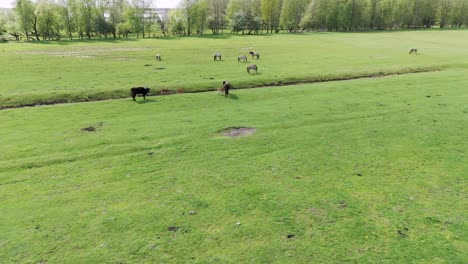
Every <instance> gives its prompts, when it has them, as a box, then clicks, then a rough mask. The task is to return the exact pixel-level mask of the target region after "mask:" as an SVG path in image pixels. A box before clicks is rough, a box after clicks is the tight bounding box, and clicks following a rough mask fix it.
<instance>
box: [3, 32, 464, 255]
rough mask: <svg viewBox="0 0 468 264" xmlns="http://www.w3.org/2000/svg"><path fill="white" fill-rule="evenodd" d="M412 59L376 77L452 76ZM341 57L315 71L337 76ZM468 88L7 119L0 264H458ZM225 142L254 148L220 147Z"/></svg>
mask: <svg viewBox="0 0 468 264" xmlns="http://www.w3.org/2000/svg"><path fill="white" fill-rule="evenodd" d="M424 34H425V33H421V34H420V35H419V36H423V35H424ZM377 35H379V34H373V35H372V34H369V35H366V34H362V36H369V37H370V36H377ZM389 35H391V34H389ZM341 36H343V38H346V37H348V36H349V38H350V40H351V39H352V38H351V36H352V35H341ZM379 36H380V35H379ZM382 36H387V33H382ZM396 36H398V34H396ZM283 37H284V41H287V38H286V36H279V38H283ZM301 37H303V36H299V38H301ZM314 37H325V38H326V37H331V38H333V37H334V35H333V34H325V35H323V36H322V35H320V36H315V35H314V36H306V38H314ZM259 39H267V37H259ZM234 40H236V41H238V39H234ZM180 41H181V42H182V41H186V40H180ZM191 41H204V40H191ZM216 41H218V40H216ZM219 41H225V40H219ZM129 43H130V42H125V43H124V44H125V45H129ZM141 43H153V42H151V41H148V42H146V41H139V42H135V45H140V44H141ZM154 43H159V42H157V41H154ZM171 43H178V41H174V42H171ZM265 43H266V42H265ZM400 44H401V43H398V42H397V43H396V45H400ZM52 45H54V46H55V45H56V44H52ZM83 45H85V44H83ZM86 45H87V44H86ZM93 45H94V44H93ZM96 45H107V44H103V43H101V44H96ZM272 45H273V44H272ZM311 45H315V44H311ZM316 45H318V44H316ZM336 45H337V46H335V48H337V47H338V46H340V47H341V46H343V44H341V43H338V44H336ZM352 45H354V46H355V47H356V46H358V44H356V43H355V44H352ZM369 46H370V45H367V47H369ZM408 46H410V45H408ZM418 46H423V45H418ZM434 47H435V46H434ZM388 48H389V49H390V50H391V54H393V55H395V54H396V53H397V51H398V50H399V49H398V48H395V47H391V46H390V45H389V46H388ZM375 49H377V48H375ZM428 49H429V48H428ZM433 49H434V50H435V48H433ZM206 50H208V48H207V49H206ZM261 50H263V49H261ZM371 50H372V52H371V53H372V54H374V55H373V56H375V54H377V53H378V52H377V51H376V50H374V49H371ZM405 50H406V49H404V50H403V51H405ZM440 50H442V49H440ZM447 50H448V49H447ZM146 52H147V53H148V54H147V55H150V53H154V52H149V51H146ZM303 52H305V51H303ZM348 52H351V50H349V51H348ZM422 52H423V55H420V56H418V57H416V56H414V57H404V55H401V56H399V55H398V58H400V59H402V60H408V61H410V62H411V63H408V64H405V63H403V62H400V64H398V59H397V58H392V56H389V55H386V54H385V53H382V54H381V56H389V58H388V60H391V61H394V63H388V64H382V65H381V67H388V68H387V69H391V68H392V67H396V69H398V67H397V66H398V65H400V66H402V65H404V66H408V67H419V66H428V65H429V66H434V65H436V64H437V63H439V64H444V63H447V61H443V60H442V59H443V58H441V59H440V61H436V60H435V59H434V58H433V56H436V55H429V54H426V52H425V51H424V50H423V51H422ZM447 52H450V51H447ZM311 53H312V54H318V55H320V54H321V53H320V52H318V51H314V50H313V49H312V50H311ZM428 53H429V52H428ZM163 54H164V52H163ZM353 54H354V53H350V54H349V55H342V54H339V53H331V54H328V55H326V54H322V56H331V57H334V58H333V59H332V61H322V62H320V63H323V64H325V65H328V67H330V68H332V66H331V65H332V64H333V63H335V64H336V65H335V67H336V69H337V72H340V71H343V72H346V69H349V68H347V67H348V66H345V65H343V64H341V63H339V62H338V61H339V59H338V58H339V57H340V56H341V57H343V56H345V57H347V58H349V59H350V58H351V57H352V56H356V57H358V55H357V54H354V55H353ZM206 55H207V56H208V55H209V54H206ZM278 55H280V53H278ZM464 55H466V54H463V56H464ZM280 56H281V55H280ZM335 56H336V57H335ZM366 56H367V55H366ZM369 56H372V55H369ZM142 57H144V56H142ZM265 57H267V58H268V57H273V54H270V55H266V56H265ZM311 57H312V56H311ZM428 57H430V58H432V59H428ZM460 57H462V56H460ZM66 59H67V60H78V58H66ZM445 59H446V60H455V57H451V58H445ZM93 60H98V59H97V58H94V59H93ZM225 60H227V59H225ZM264 60H265V61H266V60H267V59H266V58H265V59H264ZM301 60H302V59H301ZM306 61H307V60H302V62H303V63H306ZM420 61H423V62H424V63H421V62H420ZM141 62H143V58H141V61H140V62H139V64H141ZM101 63H105V62H101ZM112 63H115V62H112ZM151 63H152V64H153V65H155V64H156V63H154V62H151ZM163 63H165V64H164V65H166V66H167V67H168V68H169V67H170V66H168V65H169V64H170V63H172V62H170V60H169V61H167V62H163ZM223 63H224V64H225V65H229V62H227V61H224V62H223ZM262 63H263V60H262ZM310 63H311V64H310V65H312V61H311V62H310ZM259 64H260V63H259ZM358 64H360V65H361V66H362V67H364V65H365V63H364V62H363V61H360V62H356V65H358ZM234 65H237V64H234ZM14 67H16V66H14ZM184 67H185V66H183V65H181V66H180V68H178V69H179V70H181V69H183V68H184ZM206 67H208V66H206ZM229 67H231V66H229ZM232 67H234V66H232ZM236 67H237V66H236ZM266 67H267V66H265V68H266ZM271 67H278V66H271ZM323 67H326V66H323ZM379 67H380V66H376V67H375V69H378V68H379ZM142 69H145V68H142ZM260 69H262V67H261V68H260ZM277 69H279V68H277ZM321 69H322V68H321V67H311V71H316V72H317V73H318V72H320V70H321ZM366 69H367V70H370V69H374V68H372V67H368V68H360V69H359V68H356V69H355V70H356V72H357V71H359V70H366ZM89 70H90V69H89ZM203 70H204V71H207V72H208V68H203ZM218 70H219V72H213V73H212V75H209V76H214V77H216V78H219V79H221V78H222V75H221V73H222V72H223V71H224V69H222V68H220V69H218ZM129 71H130V70H129ZM167 72H169V70H168V71H167ZM133 73H136V71H133ZM179 73H180V72H179ZM322 73H323V72H322ZM467 73H468V71H467V70H466V69H450V70H446V71H440V72H432V73H419V74H409V75H401V76H391V77H385V78H372V79H361V80H352V81H342V82H329V83H317V84H302V85H296V86H283V87H274V88H265V89H250V90H234V91H233V95H232V96H231V97H230V98H224V97H222V96H219V95H215V93H214V92H212V93H199V94H184V95H175V96H166V97H151V98H149V99H147V100H146V101H143V100H142V99H141V98H138V100H137V102H133V101H131V100H130V99H121V100H112V101H102V102H92V103H86V104H63V105H55V106H45V107H39V108H37V107H35V108H21V109H8V110H3V111H1V112H0V146H2V151H0V172H1V173H0V212H1V214H0V234H1V235H0V259H2V261H4V262H6V263H10V262H21V263H41V262H42V263H44V262H47V263H466V262H467V261H468V257H467V254H466V252H468V244H467V224H466V219H467V211H466V208H467V207H466V206H467V200H466V193H467V188H466V175H467V174H468V170H467V167H466V164H467V163H468V159H467V155H466V150H467V149H468V144H467V141H466V139H467V138H468V128H467V122H468V106H467V101H468V93H467V89H466V87H468V78H466V75H467ZM57 74H58V73H57ZM168 74H169V73H168ZM191 74H192V75H193V74H195V73H191ZM218 74H219V75H218ZM290 74H291V73H290ZM78 75H79V74H78ZM187 75H188V74H187ZM128 76H132V74H129V75H128ZM158 76H160V77H161V78H167V77H162V75H158ZM236 76H237V75H236ZM238 76H239V77H238V78H239V80H244V81H245V82H248V80H250V79H247V78H264V77H265V76H270V73H269V71H267V70H265V72H264V73H263V72H262V75H259V76H257V77H249V76H247V75H245V76H241V75H238ZM133 77H135V76H133ZM270 77H271V76H270ZM181 78H182V80H181V83H182V84H183V83H184V82H186V80H185V78H187V76H186V75H181ZM243 78H245V79H243ZM167 80H168V82H169V79H167ZM96 82H98V80H96ZM152 82H154V83H155V84H156V83H157V78H156V77H154V80H150V81H149V82H148V84H152ZM207 83H208V84H210V83H209V82H207ZM101 84H102V89H105V88H104V87H106V82H104V81H103V82H102V83H101ZM173 84H174V85H175V84H176V82H175V81H174V82H173ZM128 85H130V83H126V84H125V85H123V86H124V87H125V86H128ZM213 85H214V83H213ZM4 88H5V87H2V89H4ZM44 88H45V87H44ZM20 92H21V91H18V93H20ZM91 126H92V127H95V128H96V129H97V131H94V132H85V131H81V129H82V128H85V127H91ZM235 126H246V127H254V128H256V132H255V133H254V134H253V135H250V136H244V137H240V138H229V137H225V136H222V135H220V134H219V133H218V131H220V130H221V129H223V128H226V127H235ZM190 211H193V212H194V213H193V214H190V213H189V212H190ZM237 222H240V225H236V223H237ZM288 236H289V238H288Z"/></svg>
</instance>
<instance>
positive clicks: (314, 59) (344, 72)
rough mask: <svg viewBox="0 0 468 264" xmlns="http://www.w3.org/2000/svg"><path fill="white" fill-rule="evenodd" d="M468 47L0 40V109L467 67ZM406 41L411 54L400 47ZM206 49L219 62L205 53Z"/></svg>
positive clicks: (464, 40)
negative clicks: (250, 65)
mask: <svg viewBox="0 0 468 264" xmlns="http://www.w3.org/2000/svg"><path fill="white" fill-rule="evenodd" d="M467 46H468V31H421V32H413V31H408V32H395V33H391V32H380V33H353V34H348V33H312V34H303V35H301V34H297V35H293V34H279V35H261V36H232V35H223V36H220V37H218V38H216V37H214V38H210V37H206V38H169V39H145V40H136V39H131V40H108V41H104V40H103V41H82V42H80V41H74V42H70V41H60V42H46V43H6V44H0V61H2V63H0V72H1V73H2V75H1V78H2V79H1V86H0V107H3V108H4V107H12V106H19V105H35V104H44V103H54V102H62V103H63V102H79V101H94V100H102V99H108V98H122V97H128V96H129V89H130V88H131V87H134V86H148V87H150V88H153V90H154V91H159V90H160V89H161V88H164V89H171V90H175V89H180V88H183V89H185V90H186V91H206V90H213V89H215V88H216V87H219V86H220V84H221V82H222V80H226V79H227V80H229V81H231V82H232V83H233V84H234V85H235V86H236V87H239V88H248V87H251V86H258V85H271V84H278V82H281V83H291V82H304V81H315V80H327V79H340V78H346V77H353V76H368V75H380V74H392V73H405V72H412V71H424V70H432V69H443V68H447V67H454V66H455V67H465V68H466V67H467V66H468V62H467V61H468V52H466V47H467ZM413 47H416V48H418V50H419V53H420V55H419V56H417V55H415V56H409V55H408V51H409V49H410V48H413ZM250 48H252V49H253V50H255V51H258V52H259V53H260V55H261V57H260V60H258V61H255V63H256V64H257V65H258V67H259V73H258V74H257V75H255V76H249V75H248V74H247V72H246V64H244V63H239V62H237V56H238V55H241V54H246V55H248V51H249V49H250ZM215 52H221V53H222V54H223V61H221V62H214V61H213V55H214V53H215ZM157 53H160V54H162V57H163V61H162V62H157V61H156V60H155V59H154V56H155V54H157ZM250 62H252V60H251V59H250ZM145 65H147V66H145Z"/></svg>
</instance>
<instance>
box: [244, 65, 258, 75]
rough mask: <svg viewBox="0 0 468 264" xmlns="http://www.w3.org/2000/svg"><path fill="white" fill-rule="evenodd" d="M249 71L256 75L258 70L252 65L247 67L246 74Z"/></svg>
mask: <svg viewBox="0 0 468 264" xmlns="http://www.w3.org/2000/svg"><path fill="white" fill-rule="evenodd" d="M250 70H252V71H255V73H257V70H258V68H257V65H255V64H252V65H249V66H247V73H249V74H250Z"/></svg>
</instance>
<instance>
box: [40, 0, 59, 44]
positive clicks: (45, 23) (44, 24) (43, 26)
mask: <svg viewBox="0 0 468 264" xmlns="http://www.w3.org/2000/svg"><path fill="white" fill-rule="evenodd" d="M36 10H37V13H38V14H39V16H38V17H37V28H38V31H39V33H40V34H41V35H42V39H44V40H47V39H49V40H50V39H52V38H60V25H59V21H60V20H59V18H58V16H57V14H58V13H59V12H58V10H59V8H58V5H57V4H56V3H54V2H52V1H50V0H40V1H38V2H37V4H36Z"/></svg>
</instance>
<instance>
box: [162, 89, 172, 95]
mask: <svg viewBox="0 0 468 264" xmlns="http://www.w3.org/2000/svg"><path fill="white" fill-rule="evenodd" d="M169 93H170V91H169V90H168V89H161V92H160V94H161V95H165V94H169Z"/></svg>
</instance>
